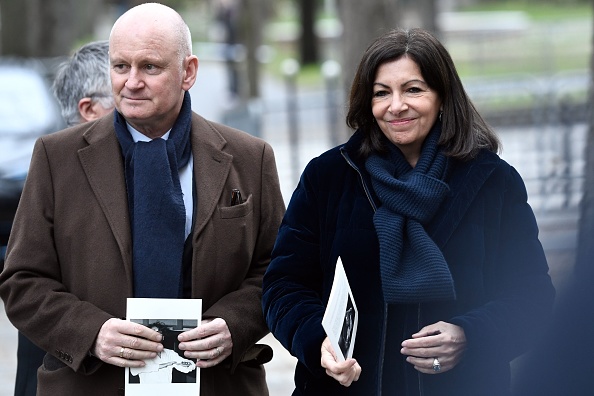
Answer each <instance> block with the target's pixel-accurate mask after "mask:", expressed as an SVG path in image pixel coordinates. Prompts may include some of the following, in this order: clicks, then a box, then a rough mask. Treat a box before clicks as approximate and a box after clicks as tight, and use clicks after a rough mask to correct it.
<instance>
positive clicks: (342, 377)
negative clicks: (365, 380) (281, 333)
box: [321, 337, 361, 387]
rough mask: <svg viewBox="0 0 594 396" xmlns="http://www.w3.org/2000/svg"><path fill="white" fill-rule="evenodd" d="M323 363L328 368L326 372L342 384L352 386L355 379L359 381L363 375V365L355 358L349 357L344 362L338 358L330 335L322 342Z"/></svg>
mask: <svg viewBox="0 0 594 396" xmlns="http://www.w3.org/2000/svg"><path fill="white" fill-rule="evenodd" d="M321 364H322V367H323V368H325V369H326V374H328V375H329V376H330V377H332V378H334V379H335V380H336V381H338V382H339V383H340V385H342V386H346V387H348V386H351V384H352V383H353V381H357V380H358V379H359V376H360V375H361V366H359V363H357V361H356V360H355V359H347V360H345V361H344V362H338V361H337V360H336V354H335V353H334V349H333V348H332V345H331V344H330V339H329V338H328V337H326V338H325V339H324V342H323V343H322V359H321Z"/></svg>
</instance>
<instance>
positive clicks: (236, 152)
mask: <svg viewBox="0 0 594 396" xmlns="http://www.w3.org/2000/svg"><path fill="white" fill-rule="evenodd" d="M109 56H110V79H111V86H112V93H113V95H114V101H115V107H116V111H115V112H114V113H113V114H112V115H108V116H105V117H102V118H100V119H98V120H95V121H92V122H90V123H85V124H81V125H78V126H74V127H70V128H67V129H65V130H63V131H60V132H57V133H54V134H50V135H48V136H45V137H42V138H41V139H39V140H38V141H37V143H36V146H35V150H34V153H33V159H32V161H31V167H30V171H29V175H28V178H27V181H26V184H25V188H24V190H23V194H22V197H21V201H20V204H19V208H18V210H17V214H16V218H15V222H14V228H13V235H12V237H11V240H10V242H9V245H8V250H7V256H6V263H5V268H4V271H3V272H2V274H0V296H1V297H2V299H3V300H4V303H5V306H6V313H7V316H8V318H9V319H10V320H11V321H12V322H13V323H14V325H15V326H16V327H17V328H18V329H19V330H20V331H22V332H23V333H25V334H26V335H27V336H28V337H29V338H30V339H31V340H33V341H34V342H35V343H36V344H38V345H39V346H40V347H42V348H43V349H44V350H45V351H46V352H47V354H46V355H45V357H44V361H43V365H42V367H41V368H40V370H39V371H38V387H37V394H38V395H40V396H44V395H52V396H53V395H68V394H78V395H85V396H93V395H97V396H103V395H108V394H109V395H112V394H121V393H123V391H124V376H125V370H124V369H125V368H127V367H129V368H132V367H134V368H139V367H144V366H145V365H146V364H145V362H144V360H148V359H152V358H154V357H156V356H157V353H159V352H161V351H162V350H163V348H164V346H163V344H162V343H161V341H162V336H161V334H160V333H159V332H157V331H155V330H152V329H150V328H148V327H145V326H143V325H141V324H139V323H133V322H130V321H126V320H122V319H120V318H123V317H125V316H126V300H127V298H130V297H137V298H171V299H175V298H200V299H202V307H203V312H202V319H203V320H202V322H201V323H200V325H199V326H198V327H196V328H193V329H190V330H188V331H185V332H183V333H181V334H180V335H178V341H179V342H180V343H179V345H178V347H179V349H180V350H182V351H184V352H183V353H184V355H185V356H184V357H185V358H187V359H196V360H197V363H196V366H197V367H198V368H200V388H201V394H203V395H215V396H216V395H225V396H228V395H231V396H232V395H254V396H260V395H267V394H268V389H267V386H266V379H265V371H264V366H263V364H264V363H266V362H267V361H268V360H270V358H271V353H272V350H271V348H270V347H269V346H265V345H256V344H255V343H256V342H257V341H258V340H260V339H261V338H262V337H264V336H265V335H266V334H267V333H268V329H267V328H266V323H265V322H264V318H263V317H262V309H261V291H262V289H261V284H262V283H261V282H262V277H263V275H264V272H265V270H266V268H267V266H268V263H269V261H270V252H271V250H272V246H273V243H274V240H275V237H276V234H277V231H278V226H279V224H280V221H281V219H282V215H283V213H284V202H283V198H282V195H281V192H280V186H279V180H278V174H277V170H276V164H275V159H274V153H273V151H272V148H271V147H270V145H269V144H267V143H266V142H264V141H262V140H261V139H258V138H255V137H253V136H251V135H249V134H247V133H245V132H242V131H238V130H236V129H232V128H229V127H226V126H223V125H220V124H217V123H213V122H210V121H208V120H205V119H204V118H202V117H201V116H199V115H198V114H196V113H194V112H193V111H192V108H191V97H190V94H189V92H188V91H189V90H190V88H192V86H193V85H194V83H195V82H196V76H197V71H198V58H197V57H196V56H195V55H193V53H192V38H191V34H190V30H189V28H188V26H187V25H186V23H185V22H184V21H183V19H182V17H181V16H180V15H179V14H178V13H177V12H176V11H174V10H173V9H171V8H169V7H167V6H164V5H162V4H158V3H144V4H141V5H138V6H136V7H134V8H131V9H130V10H128V11H127V12H126V13H124V14H123V15H122V16H121V17H120V18H118V20H117V21H116V22H115V24H114V25H113V27H112V30H111V34H110V39H109ZM205 94H207V93H205ZM234 191H237V192H240V193H241V198H239V197H238V198H237V199H235V200H234V201H233V202H230V200H231V196H232V193H233V192H234ZM236 195H237V196H238V195H239V194H236Z"/></svg>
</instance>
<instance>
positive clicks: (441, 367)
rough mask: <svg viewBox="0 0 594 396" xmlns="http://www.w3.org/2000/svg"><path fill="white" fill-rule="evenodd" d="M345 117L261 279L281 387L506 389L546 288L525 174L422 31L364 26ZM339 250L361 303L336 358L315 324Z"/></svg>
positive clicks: (304, 180)
mask: <svg viewBox="0 0 594 396" xmlns="http://www.w3.org/2000/svg"><path fill="white" fill-rule="evenodd" d="M347 124H348V125H349V126H350V127H352V128H353V129H355V130H356V131H355V133H354V134H353V135H352V137H351V138H350V139H349V141H348V142H347V143H346V144H343V145H340V146H338V147H336V148H334V149H331V150H329V151H328V152H326V153H324V154H322V155H320V156H319V157H317V158H315V159H313V160H312V161H310V163H309V164H308V165H307V167H306V169H305V170H304V172H303V174H302V176H301V179H300V182H299V184H298V186H297V188H296V190H295V192H294V193H293V196H292V198H291V201H290V203H289V206H288V208H287V212H286V215H285V216H284V219H283V222H282V225H281V228H280V230H279V234H278V237H277V240H276V244H275V247H274V250H273V253H272V261H271V263H270V266H269V267H268V270H267V272H266V274H265V276H264V282H263V297H262V299H263V310H264V316H265V318H266V320H267V323H268V326H269V328H270V330H271V332H272V333H273V334H274V336H275V337H276V338H277V339H278V340H279V341H280V342H281V343H282V344H283V345H284V346H285V348H287V349H288V350H289V351H290V352H291V353H292V354H293V355H294V356H295V357H297V359H298V363H297V367H296V371H295V385H296V389H295V391H294V393H293V395H361V396H363V395H365V396H367V395H379V394H382V395H406V396H413V395H425V396H434V395H435V396H442V395H481V396H490V395H492V396H506V395H510V394H511V373H510V362H511V360H513V359H514V358H515V357H517V356H519V355H520V354H522V353H524V352H525V351H526V350H527V349H528V348H529V347H530V344H531V342H532V341H533V339H534V335H535V334H538V333H540V332H542V331H543V328H544V327H545V324H546V323H547V321H548V320H549V319H550V315H551V309H552V305H553V300H554V295H555V290H554V288H553V285H552V282H551V279H550V276H549V274H548V265H547V262H546V258H545V255H544V252H543V248H542V246H541V244H540V242H539V240H538V228H537V224H536V220H535V217H534V214H533V211H532V209H531V208H530V206H529V205H528V203H527V193H526V189H525V186H524V183H523V181H522V178H521V177H520V175H519V174H518V173H517V172H516V170H515V169H514V168H513V167H511V166H510V165H509V164H507V163H506V162H505V161H503V160H502V159H501V158H500V157H499V156H498V155H497V152H498V150H499V145H500V143H499V140H498V138H497V137H496V135H495V133H494V132H493V130H492V129H491V128H490V127H489V126H488V125H487V124H486V123H485V121H484V120H483V118H482V117H481V115H480V114H479V113H478V112H477V110H476V109H475V107H474V106H473V104H472V103H471V101H470V99H469V97H468V95H467V94H466V92H465V90H464V87H463V86H462V83H461V81H460V78H459V76H458V74H457V71H456V68H455V66H454V63H453V61H452V59H451V57H450V55H449V53H448V52H447V50H446V49H445V48H444V47H443V45H442V44H441V43H440V42H439V41H438V40H437V39H436V38H435V37H434V36H433V35H431V34H430V33H429V32H427V31H425V30H422V29H411V30H401V29H397V30H392V31H389V32H388V33H386V34H384V35H382V36H381V37H379V38H378V39H376V40H375V41H374V42H373V43H372V44H371V45H370V46H369V47H368V48H367V50H366V51H365V53H364V54H363V57H362V60H361V62H360V64H359V67H358V70H357V72H356V75H355V78H354V81H353V83H352V87H351V93H350V100H349V110H348V114H347ZM339 257H340V258H341V260H342V263H343V265H344V268H345V271H346V275H347V278H348V280H349V282H350V287H351V290H352V293H353V298H354V300H355V304H356V306H357V308H358V312H359V326H358V332H357V334H356V338H355V339H354V340H353V342H355V347H354V353H353V358H350V359H347V360H345V361H342V362H341V361H338V359H337V357H336V353H335V351H334V350H333V348H332V346H331V345H330V342H329V339H328V338H327V336H326V334H325V332H324V329H323V327H322V325H321V322H322V317H323V315H324V310H325V306H326V304H327V302H328V298H329V295H330V290H331V286H332V280H333V277H334V271H335V267H336V262H337V259H338V258H339Z"/></svg>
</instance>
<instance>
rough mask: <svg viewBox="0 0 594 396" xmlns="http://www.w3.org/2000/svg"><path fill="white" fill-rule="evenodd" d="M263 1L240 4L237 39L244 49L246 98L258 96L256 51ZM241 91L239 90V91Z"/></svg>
mask: <svg viewBox="0 0 594 396" xmlns="http://www.w3.org/2000/svg"><path fill="white" fill-rule="evenodd" d="M264 5H265V4H264V0H243V1H242V2H241V9H242V12H241V13H240V14H241V21H240V33H239V39H240V40H241V42H242V44H243V45H244V46H245V49H246V55H247V58H246V60H245V61H246V68H247V71H246V74H247V85H248V86H247V88H246V90H247V96H248V98H257V97H259V96H260V66H261V65H260V61H259V60H258V49H259V48H260V46H261V45H262V25H263V23H264V19H265V18H264V17H263V15H262V14H263V10H264V9H265V7H264ZM240 91H241V90H240Z"/></svg>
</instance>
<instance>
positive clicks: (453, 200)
mask: <svg viewBox="0 0 594 396" xmlns="http://www.w3.org/2000/svg"><path fill="white" fill-rule="evenodd" d="M498 161H499V157H498V156H496V155H494V154H493V153H491V152H486V151H481V153H479V155H478V156H477V158H476V160H475V161H468V162H456V163H455V164H454V169H453V170H452V173H451V177H450V182H449V183H448V184H449V186H450V191H452V195H451V196H450V197H448V198H447V199H446V200H445V201H444V202H443V205H442V207H441V208H440V210H439V211H438V214H437V215H436V216H435V218H434V219H433V221H432V222H431V224H430V225H429V227H428V228H427V232H428V233H429V235H431V237H432V239H433V241H434V242H435V243H436V244H437V246H439V247H440V248H442V249H443V247H444V246H445V245H446V244H447V242H448V240H449V239H450V237H451V236H452V233H453V232H454V230H455V229H456V228H457V227H458V224H459V223H460V221H461V220H462V218H463V217H464V215H465V214H466V211H467V210H468V208H469V207H470V205H471V204H472V202H473V201H474V198H475V197H476V195H477V194H478V192H479V191H480V190H481V188H482V187H483V185H484V184H485V182H486V181H487V179H488V178H489V176H490V175H491V173H493V171H494V170H495V168H496V166H497V163H498Z"/></svg>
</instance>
